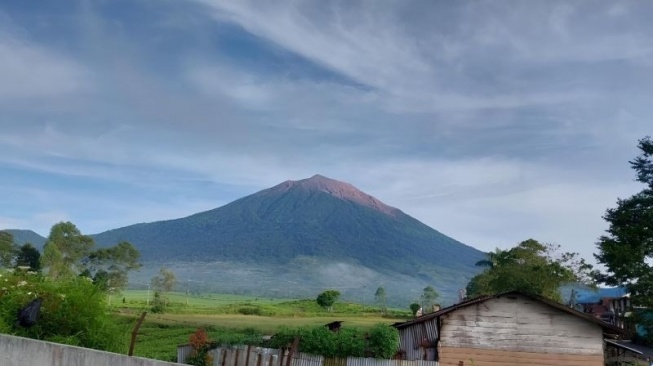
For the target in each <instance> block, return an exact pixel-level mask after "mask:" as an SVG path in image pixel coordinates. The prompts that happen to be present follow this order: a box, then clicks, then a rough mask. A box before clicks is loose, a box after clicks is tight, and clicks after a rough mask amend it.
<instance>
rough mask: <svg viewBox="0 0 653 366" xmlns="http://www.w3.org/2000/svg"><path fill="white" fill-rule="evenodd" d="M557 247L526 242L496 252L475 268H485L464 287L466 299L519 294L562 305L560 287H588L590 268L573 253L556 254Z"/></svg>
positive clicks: (534, 241) (557, 252)
mask: <svg viewBox="0 0 653 366" xmlns="http://www.w3.org/2000/svg"><path fill="white" fill-rule="evenodd" d="M559 249H560V247H559V246H556V245H551V244H541V243H539V242H538V241H536V240H533V239H528V240H525V241H523V242H521V243H519V244H518V245H517V246H515V247H513V248H511V249H509V250H500V249H497V250H496V251H494V252H491V253H489V254H488V259H487V261H481V262H479V263H477V265H483V266H486V267H487V268H486V269H485V270H484V271H483V272H481V273H480V274H478V275H476V276H474V277H473V278H472V279H471V281H470V282H469V284H468V285H467V295H468V296H471V297H473V296H478V295H489V294H495V293H499V292H504V291H511V290H520V291H525V292H530V293H534V294H537V295H542V296H545V297H548V298H550V299H553V300H556V301H562V299H561V297H560V293H559V291H558V289H559V288H560V286H562V285H564V284H567V283H573V282H581V283H585V284H590V285H591V284H592V279H593V272H592V271H591V270H592V266H590V265H589V264H587V263H585V261H584V260H583V259H581V258H579V257H578V254H577V253H560V252H559Z"/></svg>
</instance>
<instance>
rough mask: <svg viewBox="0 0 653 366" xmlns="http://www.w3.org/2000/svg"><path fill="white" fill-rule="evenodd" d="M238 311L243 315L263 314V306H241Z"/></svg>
mask: <svg viewBox="0 0 653 366" xmlns="http://www.w3.org/2000/svg"><path fill="white" fill-rule="evenodd" d="M238 312H239V313H240V314H243V315H261V308H257V307H252V306H244V307H241V308H239V309H238Z"/></svg>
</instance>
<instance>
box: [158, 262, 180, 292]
mask: <svg viewBox="0 0 653 366" xmlns="http://www.w3.org/2000/svg"><path fill="white" fill-rule="evenodd" d="M175 284H177V277H176V276H175V273H174V272H172V271H171V270H169V269H167V268H165V267H162V268H161V269H159V274H158V275H156V276H154V277H152V289H154V291H158V292H170V291H172V289H174V288H175Z"/></svg>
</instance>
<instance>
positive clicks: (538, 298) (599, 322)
mask: <svg viewBox="0 0 653 366" xmlns="http://www.w3.org/2000/svg"><path fill="white" fill-rule="evenodd" d="M508 295H523V296H526V297H528V298H530V299H533V300H536V301H539V302H542V303H544V304H546V305H549V306H551V307H554V308H556V309H558V310H561V311H564V312H566V313H569V314H571V315H574V316H577V317H579V318H583V319H585V320H587V321H590V322H592V323H595V324H597V325H599V326H601V327H602V328H603V330H607V331H610V332H613V333H616V334H623V333H624V330H623V329H621V328H619V327H616V326H614V325H612V324H609V323H606V322H604V321H603V320H601V319H598V318H595V317H593V316H592V315H589V314H585V313H582V312H580V311H578V310H574V309H572V308H570V307H567V306H565V305H563V304H560V303H558V302H555V301H553V300H550V299H547V298H546V297H543V296H540V295H535V294H529V293H527V292H522V291H508V292H502V293H499V294H496V295H484V296H479V297H476V298H473V299H469V300H467V301H463V302H461V303H458V304H455V305H452V306H449V307H446V308H444V309H440V310H438V311H436V312H434V313H430V314H426V315H422V316H420V317H417V318H415V319H413V320H409V321H407V322H405V323H401V324H397V325H396V326H395V327H396V328H397V329H401V328H405V327H409V326H411V325H414V324H419V323H422V322H425V321H427V320H430V319H433V318H437V317H439V316H441V315H444V314H448V313H450V312H452V311H456V310H457V309H460V308H464V307H467V306H470V305H474V304H479V303H482V302H485V301H487V300H490V299H497V298H500V297H503V296H508Z"/></svg>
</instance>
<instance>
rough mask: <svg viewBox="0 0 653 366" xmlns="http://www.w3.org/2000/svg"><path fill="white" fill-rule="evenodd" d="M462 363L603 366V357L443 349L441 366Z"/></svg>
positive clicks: (519, 365) (512, 365)
mask: <svg viewBox="0 0 653 366" xmlns="http://www.w3.org/2000/svg"><path fill="white" fill-rule="evenodd" d="M460 361H463V362H464V364H468V365H474V366H498V365H504V366H523V365H529V366H554V365H555V366H603V356H602V355H568V354H540V353H535V352H511V351H502V350H481V349H473V348H451V347H442V348H441V350H440V366H449V365H451V366H453V365H455V366H457V365H459V362H460Z"/></svg>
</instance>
